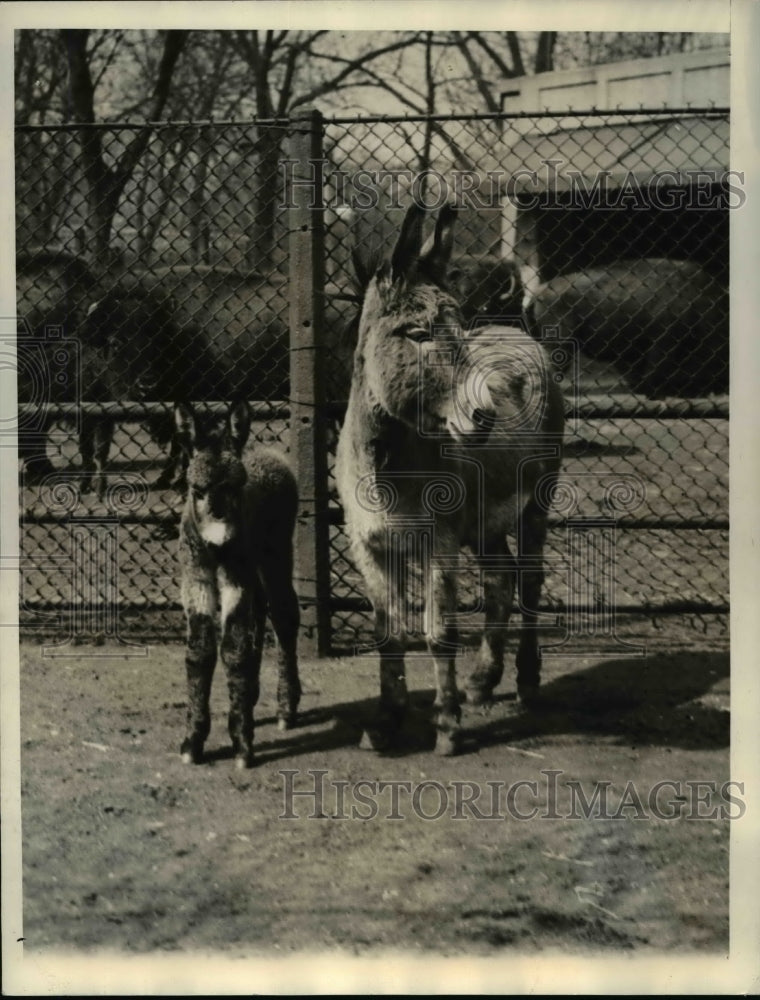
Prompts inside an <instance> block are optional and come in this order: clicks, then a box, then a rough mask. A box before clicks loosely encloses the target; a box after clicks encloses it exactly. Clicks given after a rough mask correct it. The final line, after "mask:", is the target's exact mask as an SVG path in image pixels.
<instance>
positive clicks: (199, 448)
mask: <svg viewBox="0 0 760 1000" xmlns="http://www.w3.org/2000/svg"><path fill="white" fill-rule="evenodd" d="M174 419H175V425H176V428H177V434H178V438H179V441H180V442H181V444H182V447H183V448H184V449H185V450H186V451H187V454H188V458H189V461H188V468H187V496H186V500H185V507H184V510H183V513H182V520H181V523H180V540H179V554H180V563H181V568H182V605H183V608H184V610H185V616H186V618H187V654H186V659H185V663H186V667H187V686H188V710H187V735H186V737H185V739H184V741H183V743H182V747H181V754H182V760H183V762H185V763H194V764H198V763H200V762H201V760H202V758H203V744H204V742H205V740H206V737H207V736H208V733H209V728H210V724H211V722H210V715H209V694H210V692H211V680H212V676H213V672H214V666H215V664H216V656H217V641H216V626H215V620H214V619H215V616H216V613H217V611H218V612H219V618H220V631H221V640H220V648H221V657H222V662H223V663H224V665H225V667H226V670H227V680H228V686H229V694H230V712H229V734H230V737H231V739H232V747H233V751H234V755H235V764H236V766H237V767H239V768H244V767H250V766H251V765H252V764H253V708H254V705H255V704H256V702H257V700H258V695H259V671H260V667H261V656H262V650H263V646H264V626H265V621H266V612H267V604H268V605H269V614H270V616H271V619H272V624H273V626H274V631H275V634H276V636H277V642H278V647H279V649H278V657H279V682H278V687H277V722H278V727H279V728H280V729H281V730H283V729H289V728H290V727H291V726H292V725H294V723H295V720H296V710H297V708H298V702H299V700H300V697H301V685H300V681H299V678H298V659H297V648H296V647H297V637H298V627H299V609H298V599H297V597H296V593H295V590H294V589H293V581H292V575H293V530H294V527H295V520H296V513H297V508H298V487H297V485H296V481H295V477H294V476H293V473H292V472H291V470H290V468H289V467H288V465H287V464H286V462H285V460H284V459H283V458H282V457H281V456H280V455H279V454H277V453H276V452H275V451H271V450H268V449H260V450H259V449H257V450H256V451H255V453H254V455H253V457H252V458H251V459H250V460H249V461H246V462H244V460H243V448H244V447H245V444H246V441H247V440H248V435H249V433H250V429H251V414H250V411H249V409H248V405H247V404H246V403H238V404H235V405H233V406H231V407H230V410H229V412H228V414H227V418H226V421H225V425H224V427H223V428H221V429H219V428H217V429H213V428H212V429H205V428H204V427H202V426H201V424H200V423H199V421H198V420H197V418H196V415H195V413H194V412H193V409H192V408H191V407H190V406H189V405H185V404H182V403H178V404H176V405H175V409H174Z"/></svg>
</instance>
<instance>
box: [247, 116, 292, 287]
mask: <svg viewBox="0 0 760 1000" xmlns="http://www.w3.org/2000/svg"><path fill="white" fill-rule="evenodd" d="M282 137H283V130H282V128H280V127H277V126H275V127H271V126H264V127H263V128H261V129H260V130H259V139H258V157H257V162H256V169H255V172H254V192H253V222H252V225H251V232H250V234H249V240H248V246H247V248H246V255H245V256H246V265H247V267H248V268H249V269H250V270H251V271H265V272H266V271H270V270H272V268H273V266H274V263H275V262H274V261H273V255H274V250H275V224H276V221H277V215H278V212H277V208H278V205H280V203H281V202H282V192H281V178H280V159H281V144H282Z"/></svg>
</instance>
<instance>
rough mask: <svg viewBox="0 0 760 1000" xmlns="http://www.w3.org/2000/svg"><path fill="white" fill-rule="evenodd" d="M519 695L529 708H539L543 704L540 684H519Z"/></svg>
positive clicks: (524, 704) (523, 703)
mask: <svg viewBox="0 0 760 1000" xmlns="http://www.w3.org/2000/svg"><path fill="white" fill-rule="evenodd" d="M517 697H518V698H519V699H520V702H521V704H522V705H523V706H524V707H525V708H527V709H535V708H538V707H539V706H540V704H541V688H540V687H539V685H538V684H519V683H518V685H517Z"/></svg>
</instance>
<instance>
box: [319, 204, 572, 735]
mask: <svg viewBox="0 0 760 1000" xmlns="http://www.w3.org/2000/svg"><path fill="white" fill-rule="evenodd" d="M455 214H456V209H454V208H453V207H451V206H445V207H444V208H443V209H442V210H441V212H440V214H439V217H438V220H437V224H436V227H435V233H434V236H433V238H432V239H431V241H429V243H428V244H427V245H426V246H425V247H424V248H423V246H422V227H423V218H424V210H422V209H420V208H418V207H417V206H414V205H413V206H412V207H411V208H410V209H409V211H408V213H407V215H406V217H405V219H404V223H403V225H402V228H401V233H400V235H399V238H398V242H397V244H396V247H395V249H394V251H393V255H392V258H391V261H390V264H383V265H381V266H380V267H379V268H378V269H377V270H376V271H375V273H374V274H373V275H372V277H371V279H370V280H369V281H368V283H367V287H366V290H365V293H364V297H363V304H362V312H361V318H360V321H359V339H358V343H357V347H356V352H355V355H354V366H353V375H352V382H351V391H350V394H349V402H348V407H347V411H346V417H345V421H344V424H343V427H342V429H341V434H340V438H339V441H338V449H337V457H336V483H337V487H338V492H339V495H340V497H341V500H342V503H343V507H344V512H345V522H346V529H347V533H348V536H349V539H350V542H351V546H352V551H353V554H354V557H355V560H356V564H357V567H358V568H359V570H360V571H361V573H362V575H363V577H364V580H365V583H366V588H367V592H368V596H369V598H370V600H371V602H372V604H373V607H374V611H375V635H376V646H377V648H378V649H379V653H380V704H379V710H378V713H377V719H376V722H375V723H374V724H372V725H371V726H370V727H368V729H367V731H366V732H365V734H364V737H363V739H362V745H363V746H367V747H369V748H372V749H376V750H382V749H384V748H386V747H387V746H388V745H389V743H390V742H391V741H392V740H393V739H394V737H395V735H396V734H397V730H398V727H399V725H400V723H401V720H402V718H403V714H404V711H405V708H406V705H407V700H408V696H407V690H406V680H405V673H404V647H405V635H406V633H408V632H409V631H410V629H409V628H407V621H406V620H405V614H408V610H405V597H406V593H405V591H406V581H407V579H409V578H410V574H411V573H412V572H414V571H415V570H414V568H415V566H416V567H417V569H418V570H420V571H421V575H422V578H423V582H424V594H425V615H424V619H423V622H422V631H423V632H424V633H425V635H426V638H427V642H428V648H429V651H430V653H431V655H432V657H433V661H434V663H435V672H436V688H437V696H436V702H435V707H436V709H437V712H436V719H435V722H436V727H437V738H436V750H437V751H438V752H439V753H442V754H452V753H455V752H456V751H457V749H458V748H459V744H460V741H461V728H460V719H461V709H460V703H459V693H458V691H457V686H456V673H455V657H456V652H457V629H456V614H457V575H458V557H459V552H460V548H461V546H463V545H464V546H468V547H469V548H470V549H471V550H472V551H473V554H474V555H475V557H476V558H477V560H478V562H479V563H480V569H481V573H482V580H483V589H484V601H485V629H484V634H483V638H482V643H481V646H480V652H479V656H478V661H477V666H476V667H475V669H474V671H473V673H472V675H471V676H470V677H469V679H468V680H467V682H466V686H465V694H466V697H467V699H468V700H469V701H470V702H471V703H473V704H482V703H484V702H488V701H489V700H490V699H491V696H492V693H493V690H494V688H495V687H496V686H497V684H498V683H499V682H500V680H501V677H502V673H503V669H504V631H505V627H506V623H507V620H508V617H509V612H510V609H511V604H512V598H513V594H514V589H515V585H516V583H517V581H518V578H519V586H520V598H521V610H522V621H523V625H522V630H521V634H520V642H519V647H518V650H517V687H518V693H519V694H520V697H521V698H522V699H523V701H526V702H530V701H531V699H532V698H533V696H534V695H535V694H536V692H537V689H538V685H539V678H540V666H541V656H540V649H539V646H538V640H537V632H536V626H537V608H538V601H539V596H540V592H541V587H542V584H543V568H542V550H543V545H544V540H545V536H546V522H547V507H548V503H547V502H546V499H545V498H546V497H550V496H551V495H552V492H553V489H554V484H555V481H556V476H557V473H558V469H559V462H560V451H561V438H562V432H563V425H564V406H563V400H562V397H561V395H560V392H559V389H558V387H557V385H556V383H555V382H554V381H553V380H552V378H551V370H550V365H549V362H548V359H547V357H546V356H545V355H544V353H543V349H542V347H541V346H540V345H539V344H537V343H536V342H535V341H534V340H533V339H532V338H531V337H529V336H528V335H527V334H526V333H525V332H524V331H522V330H521V329H512V328H505V327H484V328H482V329H478V330H477V331H476V332H475V333H474V334H470V335H469V336H465V334H464V332H463V328H462V324H463V321H462V315H461V312H460V309H459V307H458V304H457V302H456V300H455V299H454V298H453V297H452V296H451V295H450V294H449V293H448V292H447V290H446V277H445V275H446V268H447V264H448V261H449V258H450V255H451V250H452V242H453V238H452V232H453V223H454V217H455ZM507 533H511V534H516V536H517V558H515V557H514V556H513V555H512V553H511V552H510V549H509V546H508V543H507Z"/></svg>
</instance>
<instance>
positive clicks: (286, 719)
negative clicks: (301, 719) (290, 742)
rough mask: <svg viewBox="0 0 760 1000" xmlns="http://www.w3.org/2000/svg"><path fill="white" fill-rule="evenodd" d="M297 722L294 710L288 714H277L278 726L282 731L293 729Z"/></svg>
mask: <svg viewBox="0 0 760 1000" xmlns="http://www.w3.org/2000/svg"><path fill="white" fill-rule="evenodd" d="M295 724H296V713H295V712H293V713H291V714H288V715H278V716H277V728H278V729H279V731H280V732H281V733H285V732H287V731H288V729H292V728H293V727H294V726H295Z"/></svg>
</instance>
